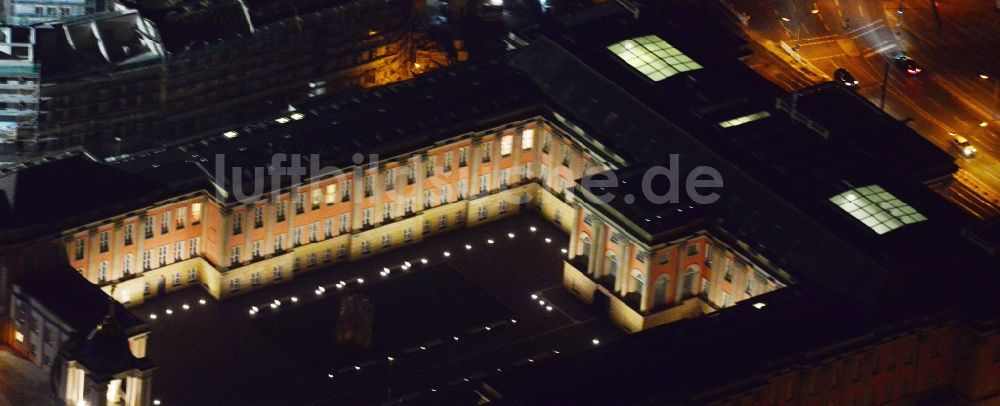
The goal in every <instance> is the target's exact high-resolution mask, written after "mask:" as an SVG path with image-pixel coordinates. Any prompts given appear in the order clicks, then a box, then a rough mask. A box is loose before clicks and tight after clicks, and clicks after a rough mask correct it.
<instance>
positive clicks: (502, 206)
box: [500, 200, 507, 213]
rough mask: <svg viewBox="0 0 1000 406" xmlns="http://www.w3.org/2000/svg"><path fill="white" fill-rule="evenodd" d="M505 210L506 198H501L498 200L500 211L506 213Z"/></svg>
mask: <svg viewBox="0 0 1000 406" xmlns="http://www.w3.org/2000/svg"><path fill="white" fill-rule="evenodd" d="M506 212H507V201H506V200H501V201H500V213H506Z"/></svg>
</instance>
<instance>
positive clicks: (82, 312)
mask: <svg viewBox="0 0 1000 406" xmlns="http://www.w3.org/2000/svg"><path fill="white" fill-rule="evenodd" d="M31 271H32V272H29V273H26V274H25V276H24V277H23V278H21V279H20V280H17V281H14V285H15V291H20V292H21V293H20V294H21V295H27V296H29V297H31V298H32V299H34V300H35V301H36V302H37V303H41V304H42V306H44V307H45V309H46V310H47V311H48V312H50V313H51V314H53V315H54V316H55V317H57V318H58V319H59V320H60V321H61V322H63V323H65V324H66V325H67V326H68V327H69V328H71V329H72V330H73V332H75V333H77V334H78V335H79V336H80V337H79V338H83V337H84V334H87V333H89V332H90V331H91V330H92V329H94V327H95V326H97V325H98V324H99V323H101V321H102V320H104V318H105V316H107V315H108V309H109V302H113V309H114V317H115V319H116V323H117V324H118V326H119V328H121V329H122V330H123V331H125V332H127V334H128V335H135V334H138V333H142V332H144V331H146V329H147V326H146V324H145V323H143V322H142V320H139V319H138V318H136V317H135V316H134V315H132V313H131V312H129V311H128V309H126V308H125V306H123V305H122V304H120V303H118V302H117V301H114V300H112V298H111V297H110V296H108V295H107V294H106V293H104V291H103V290H101V288H99V287H98V286H97V285H94V284H93V283H90V282H89V281H87V280H86V279H84V278H83V276H81V275H80V273H79V272H77V271H76V270H75V269H73V268H71V267H69V265H65V266H59V267H52V268H37V269H32V270H31Z"/></svg>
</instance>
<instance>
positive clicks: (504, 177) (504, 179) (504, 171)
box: [500, 169, 510, 188]
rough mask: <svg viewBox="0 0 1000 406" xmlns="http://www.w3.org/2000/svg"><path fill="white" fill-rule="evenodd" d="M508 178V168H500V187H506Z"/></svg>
mask: <svg viewBox="0 0 1000 406" xmlns="http://www.w3.org/2000/svg"><path fill="white" fill-rule="evenodd" d="M509 179H510V169H501V170H500V187H501V188H505V187H507V181H508V180H509Z"/></svg>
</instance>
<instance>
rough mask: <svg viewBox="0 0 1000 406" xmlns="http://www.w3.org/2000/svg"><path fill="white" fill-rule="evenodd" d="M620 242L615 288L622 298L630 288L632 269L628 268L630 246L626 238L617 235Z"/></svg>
mask: <svg viewBox="0 0 1000 406" xmlns="http://www.w3.org/2000/svg"><path fill="white" fill-rule="evenodd" d="M619 235H620V236H621V239H622V242H621V243H620V246H619V247H618V268H619V269H618V272H617V273H616V274H615V286H616V287H617V289H618V293H619V294H621V295H622V296H624V295H626V294H628V293H629V289H630V288H631V287H632V286H631V284H632V279H631V278H632V275H631V274H632V267H631V266H629V263H630V262H632V261H630V259H631V258H630V254H631V252H632V250H631V249H630V248H631V247H630V245H632V244H631V243H630V242H629V241H628V238H627V237H625V236H624V235H623V234H621V233H619Z"/></svg>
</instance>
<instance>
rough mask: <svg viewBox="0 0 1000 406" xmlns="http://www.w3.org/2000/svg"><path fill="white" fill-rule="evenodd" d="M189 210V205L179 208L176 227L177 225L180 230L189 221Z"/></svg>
mask: <svg viewBox="0 0 1000 406" xmlns="http://www.w3.org/2000/svg"><path fill="white" fill-rule="evenodd" d="M187 212H188V208H187V206H184V207H178V208H177V220H176V221H177V224H176V226H175V227H177V229H178V230H180V229H183V228H184V226H186V225H187V224H185V223H186V222H187Z"/></svg>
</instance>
